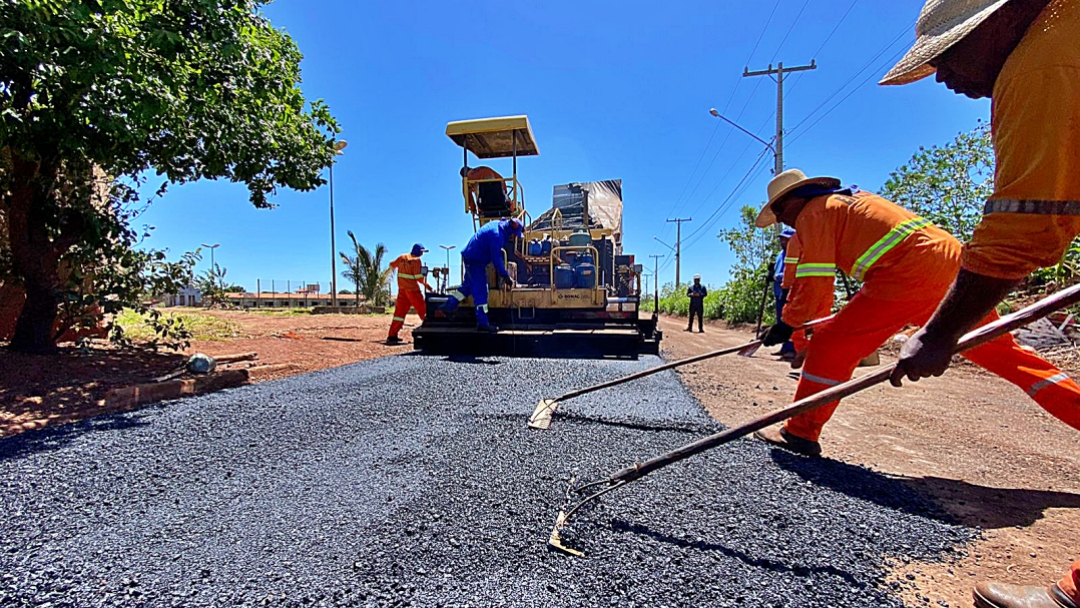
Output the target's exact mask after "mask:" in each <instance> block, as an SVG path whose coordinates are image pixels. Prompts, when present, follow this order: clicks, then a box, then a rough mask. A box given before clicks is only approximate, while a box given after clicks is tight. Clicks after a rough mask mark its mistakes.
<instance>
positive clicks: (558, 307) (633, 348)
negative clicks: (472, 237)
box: [413, 116, 662, 358]
mask: <svg viewBox="0 0 1080 608" xmlns="http://www.w3.org/2000/svg"><path fill="white" fill-rule="evenodd" d="M446 134H447V136H449V137H450V139H451V140H453V142H454V143H455V144H457V145H458V146H460V147H461V148H462V152H463V161H462V162H463V165H464V166H463V169H462V172H461V173H462V182H461V192H462V196H463V197H464V201H465V212H466V213H467V214H469V215H471V216H472V220H473V229H474V231H475V230H478V229H480V227H482V226H483V225H484V224H486V223H488V222H492V221H500V220H503V219H507V218H513V219H517V220H519V221H521V223H522V225H524V226H525V235H524V238H521V239H516V240H515V242H514V243H513V244H512V245H511V246H508V247H507V248H505V249H504V255H505V256H506V257H505V261H506V267H507V270H508V271H509V272H510V276H511V281H510V284H506V283H504V284H503V285H502V286H500V287H496V285H499V283H497V282H496V281H495V274H494V268H493V267H491V266H489V267H488V285H489V286H490V290H489V295H488V315H489V317H490V319H491V322H492V324H493V325H494V326H496V327H497V331H495V332H494V333H487V332H479V331H477V330H476V319H475V316H474V308H473V306H472V301H471V298H469V299H466V300H465V301H464V302H462V305H461V306H460V307H459V308H458V309H457V312H456V313H455V314H454V315H452V316H450V317H445V316H443V315H440V314H438V310H439V308H440V307H441V306H442V305H443V304H444V303H445V302H446V301H447V298H448V296H447V294H446V293H442V292H435V293H432V292H429V293H428V295H427V315H426V318H425V319H424V321H423V323H422V325H421V326H420V327H419V328H417V329H416V330H415V331H413V339H414V345H415V347H416V348H417V349H420V350H422V351H424V352H426V353H433V354H468V355H480V354H487V355H496V354H497V355H518V356H553V357H579V356H580V357H631V358H632V357H636V356H637V355H638V354H642V353H652V354H655V353H657V352H659V347H660V339H661V337H662V336H661V331H660V330H659V329H658V328H657V326H656V315H655V314H652V315H644V314H642V315H641V316H639V304H640V301H641V297H642V293H641V265H639V264H636V263H635V260H634V256H633V255H628V254H625V253H623V248H622V206H623V201H622V180H607V181H600V182H585V183H569V184H565V185H559V186H555V187H554V195H553V202H552V205H551V208H550V209H548V210H546V211H544V213H542V214H541V215H539V216H537V217H535V218H533V217H532V216H531V215H530V214H529V212H528V211H527V210H526V208H525V193H524V190H523V189H522V186H521V182H520V181H519V180H518V171H517V165H518V157H519V156H536V155H537V154H539V150H538V149H537V146H536V140H535V138H534V137H533V133H532V128H531V126H530V125H529V119H528V117H527V116H505V117H499V118H483V119H478V120H463V121H457V122H451V123H450V124H448V125H447V126H446ZM470 153H472V154H473V155H474V156H475V157H476V158H477V159H481V160H483V159H490V158H511V159H513V173H512V175H511V176H510V177H503V176H502V175H500V174H498V173H497V172H496V171H494V170H493V169H490V168H488V167H474V168H472V169H471V170H470V169H467V168H468V167H469V154H470Z"/></svg>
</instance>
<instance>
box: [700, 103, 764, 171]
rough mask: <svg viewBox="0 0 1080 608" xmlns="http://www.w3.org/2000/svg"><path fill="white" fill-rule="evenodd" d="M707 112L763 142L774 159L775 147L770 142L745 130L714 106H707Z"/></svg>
mask: <svg viewBox="0 0 1080 608" xmlns="http://www.w3.org/2000/svg"><path fill="white" fill-rule="evenodd" d="M709 114H712V115H713V116H715V117H717V118H719V119H720V120H722V121H724V122H726V123H728V124H729V125H731V126H733V127H735V128H736V129H738V130H740V131H742V132H743V133H746V134H747V135H749V136H750V137H753V138H754V139H756V140H758V141H759V142H761V143H762V144H764V145H765V147H766V148H768V149H770V150H772V153H773V159H774V160H775V159H776V148H774V147H773V145H772V144H771V143H769V142H767V141H765V140H764V139H761V138H760V137H758V136H757V135H754V134H753V133H751V132H750V131H747V130H746V129H744V128H742V127H740V126H739V125H738V123H736V122H735V121H734V120H731V119H730V118H728V117H727V116H724V115H723V114H721V113H720V112H717V111H716V108H709Z"/></svg>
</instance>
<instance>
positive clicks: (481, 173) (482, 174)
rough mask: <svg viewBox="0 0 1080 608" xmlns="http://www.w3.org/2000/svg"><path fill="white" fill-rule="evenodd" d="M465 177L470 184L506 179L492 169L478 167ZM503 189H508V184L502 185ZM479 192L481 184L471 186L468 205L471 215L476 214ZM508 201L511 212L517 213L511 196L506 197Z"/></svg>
mask: <svg viewBox="0 0 1080 608" xmlns="http://www.w3.org/2000/svg"><path fill="white" fill-rule="evenodd" d="M465 177H466V178H467V179H468V180H469V181H470V182H473V181H478V180H488V179H497V180H504V179H506V178H504V177H503V176H502V175H500V174H499V172H498V171H496V170H494V169H492V168H491V167H476V168H475V169H470V170H469V172H468V173H466V174H465ZM502 187H503V189H504V190H505V189H506V182H503V183H502ZM479 192H480V184H472V183H470V184H469V201H468V205H467V206H468V211H469V213H476V197H477V196H478V194H479ZM506 201H507V202H508V203H509V204H510V212H511V213H513V212H514V211H516V209H515V208H514V202H513V200H511V199H510V197H509V196H507V197H506Z"/></svg>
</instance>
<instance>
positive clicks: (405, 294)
mask: <svg viewBox="0 0 1080 608" xmlns="http://www.w3.org/2000/svg"><path fill="white" fill-rule="evenodd" d="M425 253H427V249H424V246H423V245H421V244H420V243H417V244H415V245H413V246H412V251H411V252H409V253H403V254H401V255H399V256H398V258H397V259H396V260H394V261H393V262H390V268H393V269H394V270H396V271H397V286H398V296H397V303H396V304H395V305H394V320H393V321H392V322H391V323H390V335H389V336H387V338H386V343H387V344H399V343H401V338H399V337H398V333H399V332H400V331H401V327H402V326H403V325H405V315H407V314H409V307H412V308H415V309H416V314H418V315H420V320H421V321H423V320H424V316H425V315H426V314H427V304H426V303H425V302H424V292H422V291H420V286H421V285H423V286H424V287H426V288H428V289H431V286H430V285H428V283H427V280H425V279H424V275H423V274H422V272H423V271H422V265H421V263H420V257H421V256H423V255H424V254H425Z"/></svg>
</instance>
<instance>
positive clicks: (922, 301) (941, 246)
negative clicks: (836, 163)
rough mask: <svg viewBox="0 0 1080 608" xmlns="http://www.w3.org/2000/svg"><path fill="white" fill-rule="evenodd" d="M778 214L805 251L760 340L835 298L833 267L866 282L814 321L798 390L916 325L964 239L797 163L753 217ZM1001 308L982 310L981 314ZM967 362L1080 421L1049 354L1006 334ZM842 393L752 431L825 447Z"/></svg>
mask: <svg viewBox="0 0 1080 608" xmlns="http://www.w3.org/2000/svg"><path fill="white" fill-rule="evenodd" d="M777 219H779V220H780V221H781V222H783V223H785V224H787V225H789V226H793V227H794V228H795V229H796V230H797V231H798V234H799V240H800V243H801V245H802V251H801V254H800V257H799V263H798V268H797V269H796V271H795V284H794V287H793V288H792V291H791V295H790V300H789V301H788V304H787V306H785V307H784V313H783V320H781V321H778V322H777V323H776V325H773V326H772V327H771V328H769V330H768V332H766V334H765V336H764V339H763V341H764V344H765V345H766V346H772V345H774V344H780V343H782V342H784V341H785V340H787V339H789V338H790V337H791V335H792V333H793V332H794V327H798V326H800V325H802V324H804V323H806V322H808V321H811V320H813V319H815V318H817V317H819V316H821V310H822V309H823V308H824V307H825V305H827V306H828V307H831V306H832V302H833V293H834V292H833V282H834V279H835V276H836V270H837V269H838V268H839V269H840V270H842V271H843V272H845V273H847V274H848V275H850V276H852V277H854V278H856V279H858V280H860V281H862V282H863V286H862V289H860V290H859V293H858V294H857V295H856V296H855V297H854V298H852V299H851V301H850V302H849V303H848V304H847V305H846V306H845V307H844V308H843V309H841V310H840V312H839V313H837V315H836V317H835V318H834V319H833V320H832V321H831V322H830V323H829V324H828V325H825V326H824V327H822V328H819V329H816V330H815V332H814V336H813V339H812V340H811V341H810V347H809V350H808V353H807V356H806V364H805V367H804V369H803V372H802V378H801V379H800V380H799V386H798V389H797V390H796V393H795V400H796V401H798V400H800V399H804V398H806V397H808V396H810V395H813V394H815V393H818V392H821V391H822V390H825V389H826V388H829V387H831V386H836V385H837V384H841V383H843V382H846V381H847V380H849V379H850V378H851V374H852V372H853V371H854V370H855V366H856V365H857V364H858V362H859V360H861V359H862V358H864V357H866V356H867V355H869V354H871V353H873V352H874V351H875V350H877V348H878V347H880V346H881V345H882V344H883V343H884V342H885V340H887V339H888V338H889V337H890V336H893V335H894V334H895V333H896V332H897V331H899V330H900V329H902V328H903V327H904V326H906V325H908V324H912V325H922V324H923V323H925V322H926V320H927V319H929V318H930V315H932V314H933V312H934V309H935V308H936V306H937V303H938V302H939V301H940V300H941V297H942V296H943V295H944V294H945V292H946V291H947V290H948V289H949V285H950V284H951V283H952V280H953V277H955V276H956V271H957V269H958V268H959V265H960V249H961V246H960V242H959V241H957V240H956V239H955V238H953V237H952V236H951V235H950V234H948V233H947V232H945V231H944V230H941V229H940V228H938V227H937V226H934V225H933V224H931V223H930V222H929V221H928V220H925V219H923V218H920V217H918V216H916V215H914V214H913V213H911V212H909V211H907V210H906V209H904V208H902V207H900V206H898V205H895V204H893V203H891V202H889V201H887V200H885V199H883V198H881V197H880V196H877V195H875V194H871V193H868V192H853V190H852V189H845V188H842V187H841V186H840V180H838V179H835V178H831V177H815V178H808V177H806V175H804V174H803V172H802V171H799V170H798V169H792V170H789V171H784V172H783V173H781V174H780V175H778V176H776V177H774V178H773V180H772V181H771V182H770V183H769V202H768V203H767V204H766V205H765V207H764V208H763V209H762V211H761V214H760V215H759V216H758V219H757V225H758V226H760V227H767V226H770V225H772V224H773V223H775V222H776V221H777ZM996 318H997V314H996V313H991V314H989V315H987V316H986V317H985V318H984V319H983V322H984V323H988V322H990V321H992V320H994V319H996ZM964 356H965V357H967V358H968V359H970V360H971V361H972V362H973V363H975V364H977V365H979V366H981V367H983V368H986V369H987V370H989V371H991V372H994V373H995V374H997V375H999V376H1001V377H1002V378H1005V379H1006V380H1008V381H1010V382H1012V383H1013V384H1016V385H1017V386H1019V387H1020V388H1022V389H1024V390H1025V391H1027V393H1028V394H1029V395H1031V397H1032V398H1033V399H1034V400H1035V401H1036V402H1037V403H1038V404H1039V405H1041V406H1042V407H1043V408H1044V409H1046V410H1047V411H1048V412H1050V413H1051V414H1053V415H1054V416H1056V417H1057V418H1059V419H1061V420H1062V421H1064V422H1065V423H1066V424H1069V425H1070V426H1072V427H1073V428H1076V429H1078V430H1080V385H1078V384H1077V383H1076V382H1074V381H1073V380H1071V379H1069V378H1068V376H1066V375H1065V374H1064V373H1062V371H1061V370H1059V369H1058V368H1056V367H1054V366H1053V365H1051V364H1050V363H1049V362H1047V361H1046V360H1044V359H1042V358H1040V357H1038V356H1037V355H1035V354H1033V353H1030V352H1028V351H1026V350H1024V349H1022V348H1020V347H1019V346H1018V345H1017V344H1016V343H1015V342H1014V341H1013V339H1012V336H1011V335H1008V334H1006V335H1003V336H1001V337H999V338H997V339H995V340H992V341H990V342H988V343H986V344H984V345H982V346H979V347H976V348H973V349H970V350H968V351H965V352H964ZM838 404H839V402H833V403H830V404H828V405H824V406H821V407H819V408H817V409H814V410H811V411H809V412H806V413H804V414H801V415H799V416H796V417H794V418H792V419H790V420H788V421H787V423H786V424H785V425H784V427H783V428H782V429H766V430H763V431H759V432H758V433H757V436H758V437H759V438H761V439H763V440H765V441H768V442H770V443H773V444H776V445H779V446H782V447H784V448H786V449H789V450H791V451H793V452H797V453H800V454H805V455H817V454H820V453H821V444H820V443H818V438H819V436H820V435H821V429H822V427H823V426H824V425H825V423H826V422H827V421H828V420H829V418H830V417H831V416H832V414H833V412H834V411H835V410H836V406H837V405H838Z"/></svg>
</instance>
